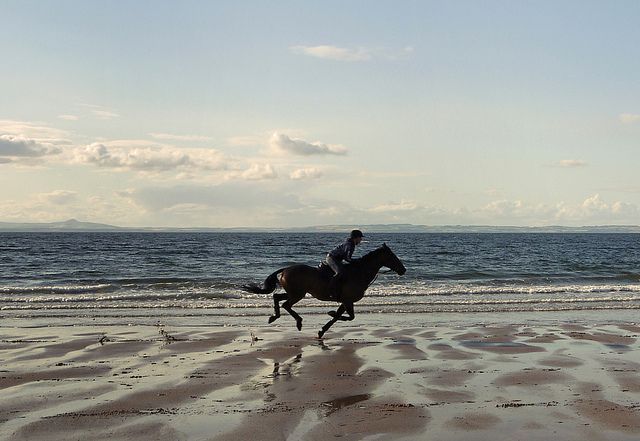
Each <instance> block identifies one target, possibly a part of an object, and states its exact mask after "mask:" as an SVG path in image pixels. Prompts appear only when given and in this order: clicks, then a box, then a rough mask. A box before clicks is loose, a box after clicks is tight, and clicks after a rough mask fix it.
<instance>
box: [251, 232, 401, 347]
mask: <svg viewBox="0 0 640 441" xmlns="http://www.w3.org/2000/svg"><path fill="white" fill-rule="evenodd" d="M383 266H384V267H387V268H389V269H390V270H392V271H395V272H396V273H398V274H399V275H403V274H404V273H405V272H406V271H407V270H406V268H405V267H404V265H403V264H402V262H401V261H400V259H398V257H397V256H396V255H395V254H393V251H391V248H389V247H388V246H387V244H383V245H382V246H381V247H380V248H378V249H376V250H373V251H371V252H370V253H367V254H365V255H364V256H362V257H361V258H360V259H356V260H354V261H353V263H351V264H349V265H345V268H344V276H343V277H342V284H341V286H340V287H339V288H338V293H337V294H338V300H336V299H335V298H331V297H330V293H329V292H328V289H327V287H328V284H329V280H330V278H331V276H332V275H333V272H331V270H328V271H327V270H323V268H322V267H320V268H314V267H311V266H308V265H292V266H288V267H286V268H282V269H279V270H278V271H276V272H274V273H272V274H271V275H270V276H269V277H267V278H266V280H265V281H264V283H263V284H262V286H259V285H257V284H255V283H251V284H248V285H244V286H243V287H242V289H243V290H245V291H248V292H251V293H254V294H270V293H272V292H273V291H274V290H275V289H276V285H277V284H280V286H282V288H284V291H285V292H284V293H275V294H274V295H273V307H274V310H275V314H274V315H272V316H271V317H269V323H273V322H274V321H275V320H277V319H278V318H279V317H280V302H281V301H283V300H285V302H284V303H283V304H282V307H283V308H284V309H285V310H286V311H287V312H288V313H289V314H291V316H292V317H293V318H294V319H295V320H296V325H297V327H298V330H301V329H302V317H300V316H299V315H298V313H296V312H295V311H294V310H293V308H292V307H293V305H295V304H296V303H298V302H299V301H300V300H302V299H303V298H304V296H305V295H306V294H307V293H309V294H311V295H312V296H313V297H315V298H316V299H318V300H322V301H328V302H336V301H338V302H339V303H340V306H339V307H338V309H337V311H331V312H330V313H329V315H330V316H331V317H332V319H331V320H329V322H328V323H327V324H326V325H324V326H323V327H322V329H321V330H320V332H318V337H319V338H322V336H323V335H324V333H325V332H327V330H328V329H329V328H330V327H331V326H332V325H333V324H334V323H335V322H337V321H338V320H342V321H346V320H353V319H354V317H355V313H354V312H353V304H354V303H355V302H357V301H358V300H360V299H361V298H362V297H364V292H365V291H366V290H367V288H368V287H369V285H371V283H372V282H373V280H374V279H375V278H376V275H377V274H378V271H380V268H382V267H383ZM345 312H346V313H347V314H348V315H347V316H346V317H345V316H343V315H342V314H344V313H345Z"/></svg>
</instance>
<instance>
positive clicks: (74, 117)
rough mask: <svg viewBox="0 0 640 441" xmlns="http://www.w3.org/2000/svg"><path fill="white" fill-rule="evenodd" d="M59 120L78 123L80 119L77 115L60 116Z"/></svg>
mask: <svg viewBox="0 0 640 441" xmlns="http://www.w3.org/2000/svg"><path fill="white" fill-rule="evenodd" d="M58 118H60V119H64V120H65V121H78V120H79V119H80V117H78V116H76V115H58Z"/></svg>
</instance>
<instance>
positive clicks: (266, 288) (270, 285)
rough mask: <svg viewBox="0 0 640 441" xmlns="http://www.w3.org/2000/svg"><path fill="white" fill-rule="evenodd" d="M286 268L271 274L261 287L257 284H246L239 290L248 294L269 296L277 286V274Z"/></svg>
mask: <svg viewBox="0 0 640 441" xmlns="http://www.w3.org/2000/svg"><path fill="white" fill-rule="evenodd" d="M285 269H286V268H280V269H279V270H278V271H276V272H274V273H271V274H270V275H269V277H267V278H266V279H265V280H264V283H263V284H262V286H260V285H258V284H257V283H247V284H246V285H242V286H241V287H240V289H242V290H243V291H247V292H250V293H252V294H271V293H272V292H273V291H274V290H275V289H276V286H277V285H278V274H280V273H281V272H282V271H284V270H285Z"/></svg>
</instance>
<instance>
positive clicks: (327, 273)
mask: <svg viewBox="0 0 640 441" xmlns="http://www.w3.org/2000/svg"><path fill="white" fill-rule="evenodd" d="M318 271H320V275H321V276H322V277H323V278H324V279H326V280H327V282H329V280H331V278H332V277H333V270H332V269H331V267H330V266H329V265H327V264H326V263H325V262H320V263H319V264H318Z"/></svg>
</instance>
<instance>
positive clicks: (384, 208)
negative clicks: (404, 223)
mask: <svg viewBox="0 0 640 441" xmlns="http://www.w3.org/2000/svg"><path fill="white" fill-rule="evenodd" d="M420 208H421V207H420V206H419V205H418V204H416V203H415V202H410V201H404V200H403V201H400V202H390V203H387V204H382V205H377V206H375V207H373V208H370V209H369V211H371V212H374V213H384V212H398V211H415V210H418V209H420Z"/></svg>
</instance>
